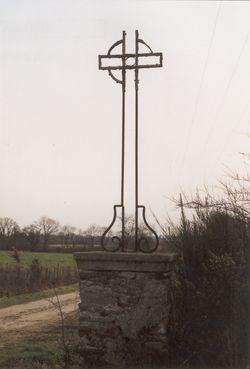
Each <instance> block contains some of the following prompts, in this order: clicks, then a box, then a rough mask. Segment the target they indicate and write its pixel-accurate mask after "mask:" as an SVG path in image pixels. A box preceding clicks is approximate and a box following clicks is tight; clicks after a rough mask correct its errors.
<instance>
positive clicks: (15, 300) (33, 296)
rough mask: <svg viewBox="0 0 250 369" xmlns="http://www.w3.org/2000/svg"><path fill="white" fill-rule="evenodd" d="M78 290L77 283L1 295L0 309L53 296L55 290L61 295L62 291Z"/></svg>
mask: <svg viewBox="0 0 250 369" xmlns="http://www.w3.org/2000/svg"><path fill="white" fill-rule="evenodd" d="M77 290H78V283H74V284H70V285H68V286H61V287H57V288H55V289H54V288H52V289H47V290H43V291H39V292H33V293H24V294H21V295H16V296H11V297H2V298H0V309H1V308H4V307H8V306H11V305H18V304H24V303H25V302H30V301H36V300H41V299H45V298H48V297H53V296H54V295H55V291H56V293H57V294H58V295H62V294H64V293H70V292H74V291H77Z"/></svg>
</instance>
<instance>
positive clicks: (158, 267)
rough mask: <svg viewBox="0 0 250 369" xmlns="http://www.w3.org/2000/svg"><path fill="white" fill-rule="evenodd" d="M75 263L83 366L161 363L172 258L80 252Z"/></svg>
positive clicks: (155, 255)
mask: <svg viewBox="0 0 250 369" xmlns="http://www.w3.org/2000/svg"><path fill="white" fill-rule="evenodd" d="M75 258H76V261H77V265H78V269H79V273H80V297H81V303H80V305H79V306H80V325H79V334H80V342H81V344H80V351H81V354H82V357H83V359H84V362H85V363H86V365H87V366H97V365H114V366H119V367H121V366H128V365H139V364H140V365H144V364H145V365H146V364H148V365H150V364H151V363H153V364H158V363H162V361H164V359H165V357H166V350H167V342H166V338H165V332H166V329H167V325H168V311H169V299H168V292H169V277H170V273H171V270H172V266H173V262H174V256H173V255H170V254H135V253H107V252H85V253H84V252H83V253H76V254H75Z"/></svg>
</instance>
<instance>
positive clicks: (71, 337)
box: [0, 314, 80, 369]
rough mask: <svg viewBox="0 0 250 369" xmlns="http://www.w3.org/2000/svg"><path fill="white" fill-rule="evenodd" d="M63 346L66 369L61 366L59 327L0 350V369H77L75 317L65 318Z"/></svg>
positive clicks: (62, 351)
mask: <svg viewBox="0 0 250 369" xmlns="http://www.w3.org/2000/svg"><path fill="white" fill-rule="evenodd" d="M65 323H66V337H65V338H66V344H67V347H68V349H69V352H70V361H69V363H67V366H66V365H65V362H64V350H63V345H62V335H61V329H60V323H58V324H57V325H56V326H52V327H50V328H49V329H46V330H43V331H41V332H39V334H36V335H34V336H29V337H24V338H23V339H22V341H19V342H16V343H15V345H12V346H11V347H7V348H5V349H4V350H0V369H62V368H67V369H79V368H80V366H79V356H78V354H77V345H78V339H79V338H78V331H77V325H78V316H77V315H76V314H74V315H71V316H69V317H68V318H67V321H66V322H65Z"/></svg>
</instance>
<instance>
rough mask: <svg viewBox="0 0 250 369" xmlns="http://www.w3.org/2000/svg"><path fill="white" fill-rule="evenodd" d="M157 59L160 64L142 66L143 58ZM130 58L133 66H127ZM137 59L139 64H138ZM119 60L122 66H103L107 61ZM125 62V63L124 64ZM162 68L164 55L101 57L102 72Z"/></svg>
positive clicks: (144, 54) (145, 54)
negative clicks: (132, 60) (141, 60)
mask: <svg viewBox="0 0 250 369" xmlns="http://www.w3.org/2000/svg"><path fill="white" fill-rule="evenodd" d="M146 57H151V58H157V59H158V62H157V63H155V64H153V63H152V64H140V59H141V58H146ZM129 58H133V59H134V61H135V63H134V64H133V65H128V64H126V61H127V60H128V59H129ZM136 58H137V60H138V63H137V64H136ZM110 59H111V60H115V59H119V60H120V62H121V64H122V65H103V64H104V62H105V61H106V60H110ZM123 60H124V63H123ZM161 67H162V53H138V54H132V53H131V54H129V53H126V54H112V55H99V69H101V70H123V69H136V68H139V69H140V68H161Z"/></svg>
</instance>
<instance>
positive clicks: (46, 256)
mask: <svg viewBox="0 0 250 369" xmlns="http://www.w3.org/2000/svg"><path fill="white" fill-rule="evenodd" d="M20 258H21V265H22V266H29V265H30V264H31V262H32V260H33V259H34V258H36V259H38V260H39V262H40V264H41V265H43V266H47V267H56V266H57V265H58V264H60V265H61V266H69V267H72V268H75V266H76V264H75V260H74V256H73V255H72V254H68V253H57V252H30V251H20ZM0 264H16V262H15V260H14V259H13V258H12V257H11V256H10V255H9V251H0Z"/></svg>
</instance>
